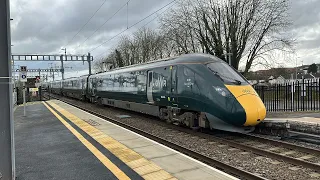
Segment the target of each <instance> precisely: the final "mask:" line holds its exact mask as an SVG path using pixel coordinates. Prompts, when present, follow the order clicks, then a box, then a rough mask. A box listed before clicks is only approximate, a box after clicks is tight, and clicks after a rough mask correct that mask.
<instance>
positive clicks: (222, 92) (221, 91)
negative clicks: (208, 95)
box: [213, 86, 230, 97]
mask: <svg viewBox="0 0 320 180" xmlns="http://www.w3.org/2000/svg"><path fill="white" fill-rule="evenodd" d="M213 88H214V89H215V90H216V91H217V92H218V93H219V94H220V95H221V96H224V97H225V96H229V95H230V92H229V91H228V90H227V89H226V88H223V87H217V86H213Z"/></svg>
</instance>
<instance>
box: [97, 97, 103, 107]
mask: <svg viewBox="0 0 320 180" xmlns="http://www.w3.org/2000/svg"><path fill="white" fill-rule="evenodd" d="M97 104H98V105H99V106H102V105H103V104H102V98H100V97H99V98H98V99H97Z"/></svg>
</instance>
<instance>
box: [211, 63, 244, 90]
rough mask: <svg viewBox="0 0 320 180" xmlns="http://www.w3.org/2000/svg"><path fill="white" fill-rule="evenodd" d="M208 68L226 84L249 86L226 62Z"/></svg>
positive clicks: (212, 64)
mask: <svg viewBox="0 0 320 180" xmlns="http://www.w3.org/2000/svg"><path fill="white" fill-rule="evenodd" d="M207 67H208V68H209V69H210V70H211V71H212V72H213V73H214V74H215V75H216V76H218V77H219V78H220V79H222V81H223V82H225V83H226V84H237V85H242V84H248V82H247V81H246V80H245V78H244V77H243V76H242V75H241V74H240V73H239V72H237V71H236V70H235V69H233V68H232V67H230V66H229V65H228V64H227V63H224V62H213V63H209V64H207Z"/></svg>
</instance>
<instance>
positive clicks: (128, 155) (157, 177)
mask: <svg viewBox="0 0 320 180" xmlns="http://www.w3.org/2000/svg"><path fill="white" fill-rule="evenodd" d="M48 103H49V104H50V105H51V106H52V107H53V108H54V109H56V110H57V111H59V112H60V113H61V114H62V115H63V116H65V117H66V118H67V119H69V120H70V121H71V122H73V123H74V124H75V125H77V126H78V127H79V128H80V129H82V130H83V131H85V132H86V133H87V134H88V135H89V136H91V137H92V138H93V139H95V140H96V141H97V142H99V143H100V144H101V145H102V146H103V147H105V148H106V149H108V150H109V151H110V152H111V153H112V154H114V155H115V156H116V157H118V158H119V159H120V160H121V161H122V162H124V163H125V164H126V165H127V166H129V167H130V168H132V169H133V170H134V171H135V172H137V173H138V174H139V175H140V176H142V177H143V178H144V179H152V180H166V179H176V178H175V177H174V176H172V175H171V174H170V173H168V172H167V171H165V170H163V169H162V168H161V167H159V166H158V165H157V164H155V163H153V162H152V161H149V160H147V159H146V158H144V157H143V156H141V155H140V154H138V153H137V152H135V151H133V150H132V149H130V148H128V147H126V146H125V145H123V144H121V143H120V142H118V141H117V140H115V139H113V138H112V137H110V136H108V135H106V134H105V133H103V132H102V131H100V130H99V129H97V128H95V127H93V126H92V125H90V124H89V123H87V122H85V121H83V120H82V119H80V118H78V117H77V116H75V115H73V114H71V113H70V112H68V111H67V110H65V109H63V108H62V107H60V106H59V105H57V104H55V103H53V102H52V101H49V102H48Z"/></svg>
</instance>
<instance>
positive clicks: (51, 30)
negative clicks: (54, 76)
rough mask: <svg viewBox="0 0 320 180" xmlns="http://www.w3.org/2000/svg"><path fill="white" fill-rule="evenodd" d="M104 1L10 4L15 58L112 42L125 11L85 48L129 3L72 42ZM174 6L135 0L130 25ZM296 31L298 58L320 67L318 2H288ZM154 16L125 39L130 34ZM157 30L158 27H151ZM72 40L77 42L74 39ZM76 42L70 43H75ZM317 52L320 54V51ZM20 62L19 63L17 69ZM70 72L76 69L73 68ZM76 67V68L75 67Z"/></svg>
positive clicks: (111, 4) (106, 10) (116, 0)
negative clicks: (315, 63)
mask: <svg viewBox="0 0 320 180" xmlns="http://www.w3.org/2000/svg"><path fill="white" fill-rule="evenodd" d="M104 1H105V0H94V1H89V0H55V1H52V0H41V1H40V0H11V18H13V19H14V20H13V21H12V22H11V31H12V32H11V36H12V44H13V45H14V46H13V47H12V53H13V54H24V53H33V54H57V53H63V52H62V51H61V50H60V49H61V48H62V47H65V46H66V45H67V44H68V46H67V47H66V48H67V51H68V53H73V54H74V53H75V54H86V53H87V52H88V51H90V50H91V49H93V48H95V47H97V46H98V45H99V44H101V43H103V42H105V41H107V40H108V39H110V38H112V37H113V36H115V35H116V34H118V33H119V32H121V31H123V30H125V29H126V28H127V8H126V7H125V8H123V9H122V10H121V11H120V12H119V13H118V14H117V15H115V16H114V17H113V18H112V19H111V20H110V21H109V22H108V23H106V24H105V25H104V26H103V27H102V28H101V29H100V30H99V31H98V32H96V33H95V34H94V35H93V36H92V37H91V38H90V39H88V40H87V41H86V42H85V43H83V42H84V41H85V39H86V38H87V37H89V36H91V35H92V34H93V33H94V31H95V30H96V29H97V28H99V27H100V26H101V25H102V24H103V23H104V22H105V21H106V20H107V19H109V18H110V17H111V16H112V15H113V14H114V13H115V12H116V11H117V10H118V9H119V8H120V7H121V6H123V5H124V4H125V3H126V2H127V0H107V1H106V2H105V4H104V5H103V6H102V7H101V9H100V10H99V11H98V12H97V13H96V15H95V16H94V17H93V18H92V19H91V21H90V22H89V23H88V24H87V25H86V26H85V27H84V28H83V29H82V31H81V32H80V33H79V34H78V35H77V36H75V37H74V35H75V34H76V33H77V32H78V30H79V29H80V28H81V27H82V26H83V25H84V23H85V22H87V21H88V19H89V18H90V17H91V16H92V14H93V13H94V12H95V11H96V10H97V9H98V8H99V7H100V6H101V4H102V3H103V2H104ZM170 1H171V0H163V1H159V0H131V1H130V2H129V6H128V13H129V14H128V17H129V19H128V25H129V26H130V25H132V24H134V23H136V22H138V21H139V20H141V19H142V18H144V17H146V16H147V15H149V14H151V13H152V12H154V11H155V10H157V9H158V8H160V7H161V6H163V5H165V4H167V3H169V2H170ZM290 6H291V8H290V12H289V13H290V17H291V21H292V26H291V27H290V29H289V30H288V32H290V34H292V36H293V37H294V38H295V39H296V40H297V47H296V48H297V56H300V57H303V58H304V59H305V63H311V62H312V61H313V62H318V63H320V59H319V56H318V55H317V54H316V53H314V51H316V50H317V51H318V50H319V48H320V25H319V22H320V11H319V8H318V7H320V1H319V0H306V1H296V0H291V1H290ZM152 18H154V16H152V17H150V18H149V19H147V20H145V21H144V22H142V23H141V24H138V25H137V26H135V27H133V28H132V29H129V30H128V31H126V32H125V33H123V34H131V33H133V32H134V31H135V30H136V29H137V28H139V27H141V26H142V25H144V24H145V23H147V22H148V21H149V20H151V19H152ZM149 27H152V28H156V27H157V21H156V20H155V21H154V22H153V23H151V24H150V25H149ZM73 37H74V38H73ZM72 38H73V40H72V41H71V39H72ZM118 40H119V37H118V38H115V39H113V40H111V41H110V42H107V43H105V44H104V45H102V46H101V47H99V48H97V49H95V50H94V51H92V55H93V56H94V57H96V56H98V55H99V54H101V53H104V52H108V50H109V49H110V48H112V47H113V45H114V44H115V43H116V42H117V41H118ZM318 52H319V51H318ZM19 63H21V62H16V64H19ZM25 64H28V66H30V67H35V66H37V67H48V62H43V63H41V62H37V63H25ZM69 66H73V64H72V63H70V64H69ZM74 66H77V65H76V63H75V64H74Z"/></svg>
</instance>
